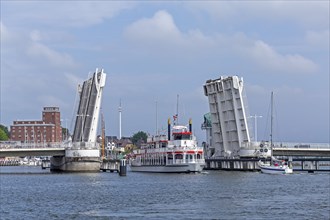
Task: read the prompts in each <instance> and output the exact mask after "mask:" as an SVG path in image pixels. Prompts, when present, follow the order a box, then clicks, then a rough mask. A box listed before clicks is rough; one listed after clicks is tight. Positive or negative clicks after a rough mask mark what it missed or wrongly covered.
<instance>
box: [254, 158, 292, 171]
mask: <svg viewBox="0 0 330 220" xmlns="http://www.w3.org/2000/svg"><path fill="white" fill-rule="evenodd" d="M258 166H259V167H260V170H261V172H262V173H267V174H291V173H293V169H292V166H291V164H287V163H286V162H285V161H280V160H276V159H275V158H272V159H271V161H270V163H265V162H263V161H259V162H258Z"/></svg>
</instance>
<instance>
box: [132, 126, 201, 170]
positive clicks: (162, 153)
mask: <svg viewBox="0 0 330 220" xmlns="http://www.w3.org/2000/svg"><path fill="white" fill-rule="evenodd" d="M204 165H205V159H204V152H203V148H202V147H198V146H197V140H196V137H195V136H194V135H193V134H192V124H191V120H190V121H189V128H188V127H187V126H182V125H173V126H171V121H170V119H168V134H167V135H164V134H163V135H156V136H151V137H148V139H147V143H146V144H145V145H143V146H141V149H138V150H134V151H133V155H132V159H131V161H130V167H131V171H133V172H154V173H190V172H201V171H202V170H203V168H204Z"/></svg>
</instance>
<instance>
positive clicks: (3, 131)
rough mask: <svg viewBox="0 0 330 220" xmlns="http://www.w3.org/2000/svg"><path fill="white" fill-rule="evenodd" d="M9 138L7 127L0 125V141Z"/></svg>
mask: <svg viewBox="0 0 330 220" xmlns="http://www.w3.org/2000/svg"><path fill="white" fill-rule="evenodd" d="M8 139H9V132H8V129H7V127H5V126H3V125H0V141H7V140H8Z"/></svg>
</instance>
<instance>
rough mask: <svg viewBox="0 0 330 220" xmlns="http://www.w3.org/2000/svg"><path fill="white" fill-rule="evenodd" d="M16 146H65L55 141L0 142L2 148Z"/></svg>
mask: <svg viewBox="0 0 330 220" xmlns="http://www.w3.org/2000/svg"><path fill="white" fill-rule="evenodd" d="M16 148H25V149H26V148H28V149H30V148H64V145H63V143H62V142H54V143H21V142H0V149H16Z"/></svg>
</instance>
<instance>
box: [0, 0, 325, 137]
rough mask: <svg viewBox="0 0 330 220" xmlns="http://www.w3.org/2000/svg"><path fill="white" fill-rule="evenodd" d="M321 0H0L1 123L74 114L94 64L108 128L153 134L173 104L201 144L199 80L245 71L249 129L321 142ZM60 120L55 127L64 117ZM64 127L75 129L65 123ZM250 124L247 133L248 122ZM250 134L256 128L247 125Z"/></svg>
mask: <svg viewBox="0 0 330 220" xmlns="http://www.w3.org/2000/svg"><path fill="white" fill-rule="evenodd" d="M329 7H330V6H329V1H268V2H265V1H219V2H217V1H187V2H176V1H173V2H172V1H155V2H148V1H145V2H143V1H141V2H140V1H139V2H135V1H127V2H125V1H112V2H110V1H1V23H0V25H1V116H0V117H1V124H4V125H6V126H10V125H11V124H12V122H13V121H14V120H17V119H41V111H42V108H43V107H44V106H58V107H60V110H61V116H62V118H63V123H65V124H67V125H68V126H70V124H72V119H73V116H74V114H75V113H74V106H75V104H74V103H75V98H76V94H77V85H78V83H81V82H82V81H84V80H85V79H87V78H88V74H89V73H90V72H93V71H95V68H104V69H105V72H106V73H107V83H106V88H105V90H104V96H103V104H102V111H103V114H104V118H105V124H106V134H107V135H118V134H119V131H118V130H119V128H118V127H119V126H118V118H119V117H118V106H119V102H120V100H121V102H122V107H123V113H122V128H123V131H122V134H123V136H130V135H132V134H134V133H135V132H137V131H140V130H142V131H145V132H148V133H150V134H153V133H155V130H156V102H157V106H158V123H157V124H158V127H159V129H161V128H162V127H163V128H166V123H167V118H168V117H171V116H173V115H174V114H175V112H176V102H177V100H176V97H177V94H179V97H180V101H179V115H180V121H181V122H182V123H188V120H189V118H192V120H193V127H194V131H195V133H196V135H197V137H198V139H199V142H200V143H201V142H202V141H204V140H205V134H204V131H202V130H201V129H200V126H201V123H202V121H203V114H205V113H207V112H208V111H209V106H208V102H207V97H205V96H204V94H203V84H204V83H205V82H206V80H208V79H215V78H218V77H220V76H221V75H227V76H228V75H238V76H240V77H243V79H244V84H245V89H246V93H247V98H248V105H249V111H250V114H251V115H254V114H257V115H261V116H263V117H262V118H260V119H259V120H258V138H259V139H268V138H269V134H268V133H269V128H267V127H268V126H267V124H268V125H269V119H267V115H268V112H269V103H270V92H271V91H274V93H275V105H276V115H275V117H276V118H275V122H276V126H275V130H276V131H275V134H274V138H275V139H276V141H292V142H302V143H303V142H329V120H330V119H329V18H330V17H329ZM65 124H64V126H65ZM72 127H73V126H72ZM251 132H252V131H251ZM252 133H253V132H252Z"/></svg>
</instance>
